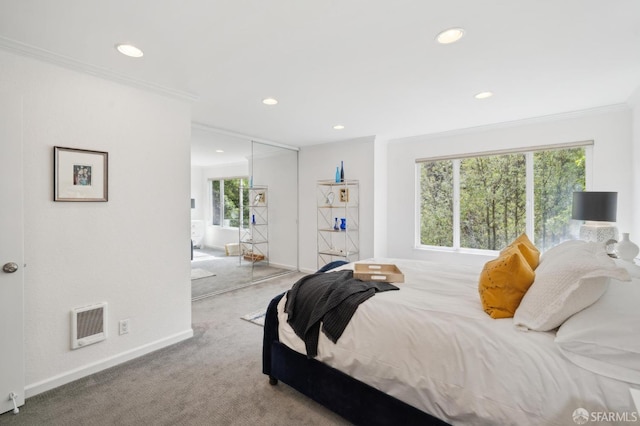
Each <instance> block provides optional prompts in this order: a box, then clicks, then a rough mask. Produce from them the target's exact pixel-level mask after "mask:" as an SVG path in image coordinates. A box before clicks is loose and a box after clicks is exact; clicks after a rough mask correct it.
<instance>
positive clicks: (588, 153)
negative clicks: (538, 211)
mask: <svg viewBox="0 0 640 426" xmlns="http://www.w3.org/2000/svg"><path fill="white" fill-rule="evenodd" d="M593 144H594V143H593V141H592V140H589V141H580V142H572V143H565V144H557V145H540V146H535V147H528V148H523V149H507V150H499V151H487V152H475V153H470V154H462V155H451V156H440V157H430V158H429V157H427V158H419V159H416V166H415V167H416V168H415V189H416V190H415V197H414V203H415V210H414V211H415V220H414V223H415V225H414V238H415V241H414V249H416V250H425V251H446V252H456V253H467V254H482V255H493V254H495V253H497V252H498V251H497V250H486V249H474V248H466V247H460V161H461V160H463V159H466V158H474V157H485V156H494V155H504V154H524V155H525V159H526V165H525V170H526V197H527V200H526V215H527V217H526V222H525V232H526V234H527V236H528V237H529V238H530V239H531V241H533V238H534V226H535V225H534V219H535V218H534V204H533V202H534V188H533V178H534V170H533V154H534V153H535V152H537V151H550V150H559V149H569V148H584V150H585V170H584V172H585V190H586V191H589V190H591V187H592V181H593ZM445 160H450V161H452V163H453V247H444V246H431V245H426V244H421V243H420V229H421V221H420V214H421V212H420V195H421V191H422V188H421V187H420V166H421V164H422V163H426V162H434V161H445ZM533 243H534V244H535V243H536V242H535V241H533Z"/></svg>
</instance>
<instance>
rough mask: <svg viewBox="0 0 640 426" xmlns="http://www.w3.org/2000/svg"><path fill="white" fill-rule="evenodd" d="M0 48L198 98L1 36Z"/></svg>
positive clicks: (177, 95) (138, 85) (192, 99)
mask: <svg viewBox="0 0 640 426" xmlns="http://www.w3.org/2000/svg"><path fill="white" fill-rule="evenodd" d="M0 49H3V50H6V51H8V52H11V53H16V54H18V55H22V56H27V57H30V58H34V59H38V60H41V61H44V62H48V63H50V64H54V65H58V66H61V67H64V68H68V69H71V70H73V71H78V72H82V73H85V74H90V75H93V76H96V77H100V78H104V79H106V80H111V81H114V82H116V83H121V84H126V85H128V86H133V87H136V88H138V89H144V90H149V91H152V92H156V93H160V94H162V95H168V96H171V97H173V98H178V99H182V100H187V101H190V102H195V101H197V100H198V99H199V96H198V95H196V94H194V93H190V92H185V91H182V90H177V89H172V88H169V87H165V86H162V85H159V84H155V83H151V82H149V81H145V80H140V79H137V78H133V77H129V76H127V75H124V74H121V73H118V72H115V71H112V70H109V69H107V68H103V67H98V66H95V65H90V64H86V63H84V62H81V61H78V60H76V59H73V58H70V57H68V56H64V55H60V54H58V53H54V52H51V51H49V50H46V49H41V48H39V47H35V46H32V45H29V44H26V43H22V42H19V41H16V40H12V39H9V38H5V37H2V36H0Z"/></svg>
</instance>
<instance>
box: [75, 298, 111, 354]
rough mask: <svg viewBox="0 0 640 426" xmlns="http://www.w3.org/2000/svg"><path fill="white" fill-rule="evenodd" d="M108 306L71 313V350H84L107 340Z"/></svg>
mask: <svg viewBox="0 0 640 426" xmlns="http://www.w3.org/2000/svg"><path fill="white" fill-rule="evenodd" d="M106 324H107V304H106V303H97V304H95V305H91V306H84V307H82V308H75V309H73V310H72V311H71V349H78V348H82V347H84V346H87V345H91V344H92V343H98V342H100V341H102V340H104V339H106V338H107V330H106V328H105V326H106Z"/></svg>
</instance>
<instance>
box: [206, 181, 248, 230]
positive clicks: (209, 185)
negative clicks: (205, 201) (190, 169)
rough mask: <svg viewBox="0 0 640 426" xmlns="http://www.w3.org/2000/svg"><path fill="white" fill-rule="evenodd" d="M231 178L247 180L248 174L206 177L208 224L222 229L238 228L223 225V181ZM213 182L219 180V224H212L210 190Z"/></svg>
mask: <svg viewBox="0 0 640 426" xmlns="http://www.w3.org/2000/svg"><path fill="white" fill-rule="evenodd" d="M233 179H246V180H247V182H248V181H249V177H248V176H235V177H234V176H232V177H224V178H210V179H208V181H209V184H208V185H207V187H208V189H207V193H208V198H209V207H208V211H209V215H208V223H209V226H215V227H217V228H224V229H238V227H237V226H224V214H225V203H224V182H225V181H227V180H233ZM213 182H220V225H214V224H213V191H212V189H213V188H212V185H213Z"/></svg>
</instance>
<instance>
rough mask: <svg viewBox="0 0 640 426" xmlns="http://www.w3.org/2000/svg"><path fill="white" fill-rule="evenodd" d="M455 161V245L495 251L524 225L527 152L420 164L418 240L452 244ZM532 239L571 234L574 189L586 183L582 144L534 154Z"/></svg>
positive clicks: (542, 244) (547, 243)
mask: <svg viewBox="0 0 640 426" xmlns="http://www.w3.org/2000/svg"><path fill="white" fill-rule="evenodd" d="M457 161H459V164H460V174H459V176H460V177H459V180H460V187H459V190H460V196H459V198H460V247H465V248H477V249H487V250H500V249H502V248H504V247H505V246H506V245H507V244H509V243H510V242H511V241H512V240H514V239H515V238H516V237H518V235H520V234H522V233H523V232H525V229H526V206H527V196H526V192H527V191H526V161H527V160H526V155H525V154H508V155H497V156H482V157H473V158H466V159H463V160H445V161H435V162H429V163H423V164H421V166H420V187H421V191H420V242H421V244H423V245H433V246H442V247H452V246H453V245H454V242H453V232H454V230H453V222H454V220H453V212H454V209H453V205H454V204H453V203H454V197H453V194H454V185H453V182H454V162H457ZM533 170H534V176H533V181H534V188H533V189H534V191H533V192H534V199H533V200H531V202H533V206H534V229H535V235H534V243H535V244H536V245H538V247H539V248H541V249H542V250H545V249H547V248H549V247H552V246H553V245H556V244H558V243H559V242H561V241H564V240H567V239H569V238H570V232H571V230H570V225H571V220H570V219H571V203H572V198H573V197H572V193H573V192H574V191H581V190H584V187H585V150H584V148H571V149H558V150H548V151H538V152H535V153H534V154H533Z"/></svg>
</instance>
